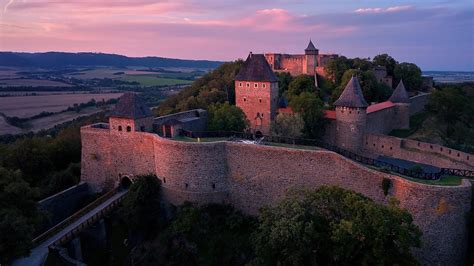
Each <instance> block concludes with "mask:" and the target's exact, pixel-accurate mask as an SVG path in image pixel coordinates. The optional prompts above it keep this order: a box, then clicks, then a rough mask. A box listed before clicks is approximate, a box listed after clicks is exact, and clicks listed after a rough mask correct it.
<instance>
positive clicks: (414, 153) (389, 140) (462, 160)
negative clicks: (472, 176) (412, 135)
mask: <svg viewBox="0 0 474 266" xmlns="http://www.w3.org/2000/svg"><path fill="white" fill-rule="evenodd" d="M364 144H365V145H364V150H365V151H367V152H369V153H372V154H378V155H385V156H390V157H394V158H399V159H404V160H409V161H414V162H419V163H424V164H430V165H434V166H438V167H444V168H455V169H466V170H474V158H473V156H472V155H470V154H468V153H465V152H461V151H458V150H454V149H450V148H447V147H444V146H440V145H436V144H430V143H426V142H421V141H416V140H410V139H401V138H396V137H391V136H386V135H380V134H366V135H365V143H364Z"/></svg>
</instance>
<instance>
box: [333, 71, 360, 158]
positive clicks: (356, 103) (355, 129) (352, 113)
mask: <svg viewBox="0 0 474 266" xmlns="http://www.w3.org/2000/svg"><path fill="white" fill-rule="evenodd" d="M334 105H335V106H336V144H337V145H338V146H339V147H341V148H343V149H347V150H350V151H354V152H358V151H360V150H361V149H362V147H363V142H364V134H365V130H366V124H367V106H368V104H367V102H366V101H365V99H364V95H363V94H362V90H361V88H360V85H359V81H358V79H357V78H356V77H354V76H353V77H352V78H351V80H350V81H349V83H347V85H346V88H345V89H344V91H343V92H342V94H341V96H340V97H339V99H338V100H337V101H336V102H335V103H334Z"/></svg>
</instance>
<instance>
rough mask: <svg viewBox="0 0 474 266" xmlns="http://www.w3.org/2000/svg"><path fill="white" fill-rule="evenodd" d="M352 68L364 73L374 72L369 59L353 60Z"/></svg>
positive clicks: (357, 58)
mask: <svg viewBox="0 0 474 266" xmlns="http://www.w3.org/2000/svg"><path fill="white" fill-rule="evenodd" d="M352 68H353V69H358V70H362V71H368V70H372V68H373V64H372V62H371V61H370V60H369V59H366V58H359V57H356V58H354V59H352Z"/></svg>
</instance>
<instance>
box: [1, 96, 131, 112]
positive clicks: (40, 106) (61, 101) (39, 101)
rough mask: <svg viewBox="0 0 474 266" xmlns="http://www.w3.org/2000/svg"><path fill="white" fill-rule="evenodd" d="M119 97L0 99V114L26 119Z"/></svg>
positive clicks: (20, 97)
mask: <svg viewBox="0 0 474 266" xmlns="http://www.w3.org/2000/svg"><path fill="white" fill-rule="evenodd" d="M121 95H122V93H102V94H63V95H40V96H18V97H17V96H13V97H0V112H1V113H4V114H5V115H7V116H16V117H20V118H27V117H32V116H34V115H37V114H39V113H41V112H60V111H63V110H65V109H67V108H68V107H70V106H73V105H74V104H80V103H86V102H88V101H90V100H91V99H95V100H96V101H102V100H105V101H107V100H109V99H115V98H118V97H120V96H121Z"/></svg>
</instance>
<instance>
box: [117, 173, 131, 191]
mask: <svg viewBox="0 0 474 266" xmlns="http://www.w3.org/2000/svg"><path fill="white" fill-rule="evenodd" d="M131 185H132V180H130V178H129V177H128V176H124V177H122V179H121V180H120V188H121V189H129V188H130V186H131Z"/></svg>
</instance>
